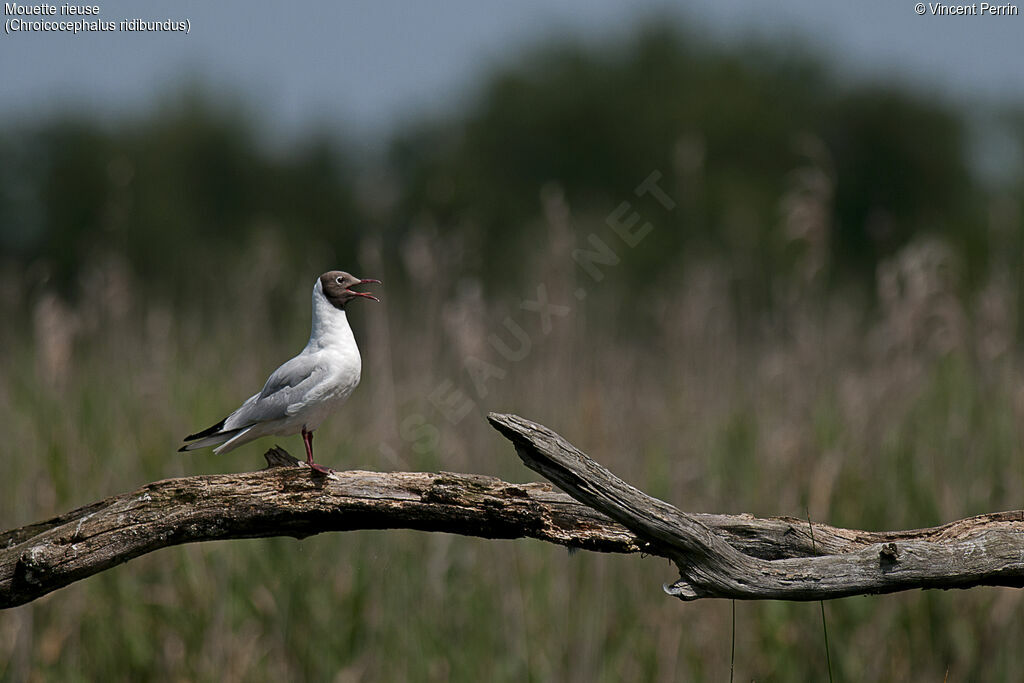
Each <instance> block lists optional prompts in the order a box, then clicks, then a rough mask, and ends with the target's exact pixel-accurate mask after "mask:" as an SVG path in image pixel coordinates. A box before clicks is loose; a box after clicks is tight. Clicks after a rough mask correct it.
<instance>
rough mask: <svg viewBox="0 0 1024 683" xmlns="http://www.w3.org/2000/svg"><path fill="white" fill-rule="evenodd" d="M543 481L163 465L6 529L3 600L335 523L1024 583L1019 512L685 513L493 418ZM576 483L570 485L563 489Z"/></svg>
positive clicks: (819, 579)
mask: <svg viewBox="0 0 1024 683" xmlns="http://www.w3.org/2000/svg"><path fill="white" fill-rule="evenodd" d="M489 419H490V421H491V423H492V424H493V425H494V426H495V427H496V428H497V429H498V430H499V431H500V432H501V433H502V434H504V435H505V436H506V437H508V438H509V439H510V440H511V441H512V442H513V443H514V444H515V447H516V451H517V452H518V453H519V455H520V457H521V458H522V459H523V462H524V463H525V464H526V465H527V466H528V467H530V468H531V469H533V470H535V471H537V472H539V473H540V474H542V475H544V476H545V477H547V478H548V479H550V480H551V481H552V482H554V483H555V484H557V485H558V486H559V487H560V488H562V489H563V490H565V491H566V492H568V493H569V495H568V496H567V495H565V494H564V493H560V492H557V491H554V490H553V489H552V487H551V486H550V485H548V484H545V483H529V484H513V483H509V482H505V481H501V480H499V479H496V478H493V477H487V476H481V475H470V474H454V473H448V472H441V473H422V472H389V473H381V472H359V471H354V472H335V473H332V474H331V475H330V476H327V477H322V476H318V475H314V474H313V473H312V472H311V471H310V470H309V469H308V468H307V467H306V466H305V464H304V463H300V462H298V461H296V460H295V459H294V458H292V457H291V456H290V455H288V454H287V453H286V452H284V451H283V450H281V449H278V448H274V449H271V450H270V451H268V452H267V454H266V458H267V462H268V467H267V469H265V470H261V471H258V472H246V473H241V474H228V475H208V476H195V477H184V478H178V479H167V480H163V481H157V482H153V483H151V484H147V485H145V486H143V487H141V488H139V489H137V490H135V491H132V492H130V493H125V494H121V495H118V496H114V497H111V498H108V499H106V500H102V501H99V502H96V503H92V504H90V505H87V506H85V507H81V508H79V509H77V510H74V511H72V512H68V513H66V514H63V515H60V516H58V517H55V518H53V519H50V520H47V521H44V522H39V523H36V524H31V525H28V526H25V527H21V528H18V529H12V530H9V531H5V532H0V607H13V606H16V605H21V604H24V603H26V602H30V601H31V600H35V599H36V598H38V597H40V596H43V595H46V594H47V593H50V592H52V591H54V590H57V589H59V588H61V587H63V586H66V585H68V584H70V583H73V582H75V581H78V580H80V579H83V578H86V577H88V576H92V575H93V574H96V573H98V572H101V571H104V570H106V569H109V568H111V567H114V566H117V565H119V564H122V563H124V562H127V561H128V560H130V559H132V558H135V557H138V556H140V555H143V554H145V553H148V552H152V551H153V550H157V549H159V548H164V547H168V546H173V545H179V544H182V543H192V542H197V541H210V540H226V539H234V538H259V537H268V536H293V537H296V538H304V537H306V536H310V535H313V534H317V533H322V532H326V531H349V530H355V529H393V528H405V529H417V530H421V531H440V532H447V533H456V534H463V535H467V536H478V537H482V538H535V539H538V540H541V541H547V542H549V543H556V544H560V545H564V546H568V547H571V548H581V549H585V550H593V551H599V552H617V553H641V552H642V553H647V554H652V555H660V556H663V557H666V558H669V559H671V560H672V561H673V562H675V563H676V565H677V567H678V568H679V571H680V579H679V580H677V581H675V582H674V583H673V584H671V585H670V586H667V587H666V590H667V591H668V592H669V593H670V594H671V595H675V596H677V597H680V598H682V599H696V598H701V597H726V598H741V599H763V598H775V599H785V600H817V599H823V598H835V597H842V596H846V595H856V594H866V593H883V592H891V591H898V590H907V589H912V588H968V587H971V586H976V585H1003V586H1020V585H1022V583H1024V559H1022V552H1021V549H1022V548H1024V512H1021V511H1014V512H1003V513H995V514H990V515H981V516H978V517H972V518H969V519H963V520H959V521H956V522H951V523H949V524H946V525H943V526H940V527H935V528H932V529H917V530H911V531H887V532H869V531H859V530H854V529H840V528H836V527H831V526H828V525H824V524H817V523H815V524H814V529H813V541H812V538H811V534H810V529H809V528H808V524H807V522H806V521H804V520H800V519H794V518H789V517H774V518H755V517H753V516H751V515H721V514H696V513H684V512H681V511H679V510H678V509H676V508H675V507H673V506H672V505H669V504H668V503H665V502H662V501H659V500H657V499H655V498H651V497H650V496H647V495H646V494H644V493H643V492H641V491H639V490H637V489H635V488H633V487H631V486H629V485H628V484H626V483H625V482H623V481H622V480H621V479H618V478H617V477H615V476H614V475H613V474H611V473H610V472H609V471H608V470H606V469H605V468H603V467H602V466H601V465H599V464H598V463H596V462H594V461H593V460H591V459H590V458H588V457H587V456H586V455H585V454H583V453H582V452H581V451H579V450H578V449H576V448H575V447H574V446H572V445H571V444H569V443H568V442H567V441H565V440H564V439H562V437H560V436H558V435H557V434H555V433H554V432H552V431H551V430H549V429H547V428H546V427H543V426H542V425H538V424H535V423H533V422H530V421H528V420H524V419H523V418H520V417H516V416H513V415H497V414H492V415H490V416H489ZM570 496H571V497H570Z"/></svg>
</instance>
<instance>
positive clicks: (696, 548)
mask: <svg viewBox="0 0 1024 683" xmlns="http://www.w3.org/2000/svg"><path fill="white" fill-rule="evenodd" d="M488 419H489V420H490V421H491V424H492V425H494V427H495V428H496V429H498V430H499V431H500V432H501V433H502V434H504V435H505V436H506V437H508V438H509V439H510V440H511V441H512V442H513V443H514V444H515V447H516V452H517V453H518V454H519V457H520V458H521V459H522V460H523V463H524V464H526V466H527V467H529V468H530V469H532V470H534V471H536V472H539V473H540V474H543V475H544V476H545V477H547V478H548V479H550V480H551V481H553V482H554V483H555V484H557V485H558V486H559V487H560V488H561V489H563V490H564V491H566V492H567V493H569V495H571V496H572V497H573V498H575V499H576V500H578V501H580V502H582V503H585V504H586V505H589V506H591V507H593V508H594V509H596V510H599V511H601V512H603V513H605V514H606V515H608V516H609V517H610V518H612V519H613V520H615V521H617V522H619V523H620V524H622V525H623V526H625V527H626V528H628V529H629V530H630V531H632V532H633V533H635V534H636V535H637V536H638V537H639V538H641V539H644V540H647V541H648V542H649V543H650V544H651V547H652V552H654V553H656V554H658V555H664V556H666V557H669V558H670V559H672V560H673V561H674V562H675V564H676V566H677V567H678V568H679V572H680V578H679V580H677V581H675V582H674V583H673V584H671V585H668V586H665V590H666V592H668V593H669V594H670V595H674V596H676V597H678V598H680V599H683V600H695V599H697V598H709V597H714V598H735V599H747V600H763V599H777V600H820V599H830V598H839V597H846V596H850V595H864V594H871V593H891V592H895V591H901V590H909V589H913V588H970V587H972V586H981V585H989V586H1013V587H1020V586H1022V585H1024V520H1022V515H1024V513H1022V512H1021V511H1015V512H1009V513H1001V514H997V515H985V516H981V517H975V518H972V519H970V520H961V521H959V522H955V523H953V524H947V525H945V526H944V527H939V528H937V529H925V530H918V531H901V532H889V533H885V534H870V533H867V532H860V531H848V530H846V531H844V530H838V529H833V528H831V527H825V526H820V525H817V524H815V525H814V528H813V532H814V544H815V547H820V549H821V550H822V552H824V553H827V554H821V555H817V556H814V557H780V558H779V559H765V556H766V555H765V554H763V553H749V554H748V553H745V552H743V551H742V550H741V549H739V548H737V547H736V546H734V545H732V544H730V543H728V542H727V540H726V537H725V536H723V535H720V534H719V533H717V532H716V531H715V530H713V528H712V526H709V525H708V524H706V523H705V520H703V519H701V517H700V516H699V515H693V514H688V513H685V512H681V511H680V510H678V509H676V508H675V507H674V506H672V505H669V504H668V503H665V502H663V501H661V500H658V499H657V498H652V497H651V496H648V495H647V494H646V493H644V492H642V491H639V490H637V489H635V488H633V487H632V486H630V485H629V484H627V483H626V482H624V481H622V480H621V479H619V478H618V477H616V476H615V475H613V474H612V473H611V472H609V471H608V470H607V469H605V468H604V467H602V466H601V465H599V464H598V463H596V462H594V461H593V460H591V459H590V458H589V457H587V456H586V455H585V454H584V453H583V452H582V451H580V450H579V449H577V448H576V447H575V446H573V445H572V444H570V443H569V442H567V441H566V440H565V439H563V438H562V437H561V436H559V435H558V434H556V433H555V432H553V431H551V430H550V429H548V428H547V427H544V426H543V425H539V424H536V423H534V422H530V421H529V420H525V419H523V418H521V417H518V416H516V415H499V414H496V413H491V414H490V415H489V416H488ZM790 522H791V524H792V525H793V528H794V529H796V528H799V524H798V523H796V522H795V521H794V520H790ZM803 526H804V527H805V528H807V527H808V525H807V523H806V522H805V523H804V524H803ZM851 534H852V535H853V536H852V538H851ZM851 540H852V541H853V543H850V541H851ZM843 541H846V544H845V546H846V547H845V549H844V548H843V546H844V544H843ZM857 545H860V546H861V547H860V548H859V549H858V548H856V547H855V546H857ZM851 546H852V547H851Z"/></svg>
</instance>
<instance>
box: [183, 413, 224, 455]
mask: <svg viewBox="0 0 1024 683" xmlns="http://www.w3.org/2000/svg"><path fill="white" fill-rule="evenodd" d="M227 421H228V419H227V418H226V417H225V418H224V419H223V420H221V421H220V422H218V423H217V424H215V425H213V426H212V427H208V428H206V429H204V430H203V431H201V432H196V433H195V434H189V435H188V436H186V437H185V438H184V441H195V440H196V439H201V438H203V437H204V436H213V435H214V434H216V433H217V432H219V431H220V430H222V429H224V423H225V422H227ZM183 448H184V447H183Z"/></svg>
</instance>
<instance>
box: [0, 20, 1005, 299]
mask: <svg viewBox="0 0 1024 683" xmlns="http://www.w3.org/2000/svg"><path fill="white" fill-rule="evenodd" d="M169 101H170V100H169ZM1007 120H1011V119H1009V118H1008V119H1007ZM1012 125H1014V126H1016V127H1017V128H1018V129H1024V126H1022V125H1021V123H1020V118H1018V119H1016V120H1015V123H1013V124H1012ZM5 131H6V132H5V133H4V134H3V136H2V137H0V160H2V161H0V228H2V229H0V249H2V254H3V256H2V259H3V260H4V261H5V262H6V265H7V266H11V265H12V264H13V266H14V267H15V268H16V269H19V272H24V273H29V274H30V275H28V276H27V277H40V275H39V273H44V276H45V278H47V279H48V280H49V281H50V282H51V283H54V284H55V285H56V286H57V287H59V288H60V289H61V290H62V291H64V292H65V293H67V294H68V295H69V296H73V294H74V290H75V283H76V278H78V276H79V269H80V268H81V265H82V264H83V263H85V262H87V261H88V260H89V258H90V257H92V256H95V255H103V254H109V253H114V254H118V255H121V256H123V257H124V259H125V261H126V262H127V263H129V264H130V267H131V268H132V270H133V271H134V273H135V275H137V276H138V277H139V279H140V282H142V283H143V284H144V285H145V286H149V287H153V288H155V289H160V290H164V291H168V292H171V293H172V294H173V295H176V296H188V297H192V296H195V295H197V294H200V293H202V291H204V290H205V288H206V287H209V286H210V284H211V283H212V282H214V281H215V279H214V277H215V274H216V273H217V271H218V267H219V265H220V264H222V263H223V262H224V261H225V260H229V259H232V258H234V255H235V254H237V253H238V251H239V245H244V244H247V243H248V242H249V241H251V240H252V239H253V236H254V235H257V234H260V233H265V232H268V231H269V232H270V233H274V234H279V235H281V236H282V239H280V241H279V243H278V246H279V248H280V250H281V253H280V258H281V259H282V261H283V262H286V263H290V264H291V266H292V267H301V266H302V265H304V264H307V263H310V262H311V260H312V261H313V262H316V263H317V265H319V262H318V261H317V258H318V257H320V259H321V260H323V257H324V256H325V255H327V256H335V257H337V258H338V259H339V261H338V263H340V264H341V265H346V264H350V263H352V262H353V261H352V259H353V257H354V256H355V255H357V254H358V253H359V252H358V245H359V241H360V240H361V239H363V238H365V237H366V236H372V237H373V238H374V239H376V240H377V243H378V244H379V245H380V246H381V247H382V249H383V253H384V255H385V261H387V260H388V259H394V260H395V261H400V260H401V258H400V252H401V247H402V244H403V243H404V242H405V241H406V240H407V239H408V237H409V235H410V232H415V231H420V232H422V233H423V234H426V235H428V236H431V237H432V238H437V239H439V240H442V241H444V240H448V242H446V243H458V244H459V245H460V250H459V254H460V256H459V258H460V259H461V263H460V264H459V266H460V268H461V269H462V270H463V272H466V273H469V274H475V275H477V276H479V277H480V279H481V281H482V283H483V284H484V286H485V287H486V288H489V289H503V288H505V287H508V286H517V285H520V284H521V283H522V281H523V279H524V278H525V277H527V275H526V274H525V273H524V269H523V268H522V267H521V264H522V263H523V262H524V260H529V259H530V258H531V255H532V254H535V253H536V252H537V251H538V249H546V248H547V245H548V242H549V240H550V239H551V238H550V229H549V226H548V225H547V223H546V220H545V214H544V207H543V201H542V194H543V191H544V189H545V188H549V189H550V188H551V187H555V188H557V189H558V191H559V192H560V193H561V196H563V197H564V202H565V203H566V205H567V206H568V208H569V211H570V212H571V213H570V215H571V224H572V227H573V230H574V238H575V240H576V243H577V246H581V247H585V246H586V237H587V235H588V234H590V233H592V232H593V233H596V234H610V233H608V228H607V225H606V223H607V220H608V218H609V216H611V215H612V212H613V211H615V210H616V207H618V206H619V205H620V204H621V203H622V202H623V201H629V202H631V207H632V208H634V209H635V210H636V211H637V212H639V213H640V214H641V216H642V218H643V220H647V221H650V222H651V223H652V224H653V225H654V226H655V227H656V229H655V230H653V231H652V232H651V233H650V235H649V236H647V237H646V238H645V239H644V240H643V241H642V243H640V244H639V245H638V246H637V247H636V248H635V250H633V251H631V252H630V255H629V258H624V259H623V260H622V266H621V267H620V268H616V269H615V272H614V276H615V277H618V278H622V279H623V280H624V281H625V282H626V283H628V285H629V286H630V287H636V288H641V289H642V288H644V287H651V286H654V285H657V284H658V283H659V282H663V281H664V280H665V279H670V278H673V277H676V275H677V273H678V272H679V271H680V269H681V268H683V267H685V265H686V264H687V263H692V262H693V261H694V260H695V259H709V260H713V261H720V262H723V263H727V264H729V267H730V268H731V269H732V273H733V275H734V278H735V282H736V285H737V291H739V292H743V293H745V294H744V296H746V297H747V298H748V299H749V300H750V301H752V302H754V303H756V304H759V305H764V304H770V303H771V301H772V299H773V297H774V296H775V293H776V292H777V291H778V289H779V287H785V286H789V285H791V284H792V283H797V284H798V285H799V286H805V287H815V288H817V289H820V290H821V291H828V290H832V289H834V288H835V287H836V286H846V285H850V284H852V285H856V286H857V287H860V288H861V289H862V290H864V291H866V292H870V291H871V287H872V283H873V281H874V272H875V268H876V267H877V265H878V264H879V262H880V261H881V260H882V259H885V258H886V257H887V256H889V255H891V254H893V253H894V252H895V251H896V250H898V249H899V248H900V247H901V246H903V245H905V244H907V243H908V242H909V241H910V240H912V239H913V238H914V237H915V236H917V235H922V234H926V233H928V234H935V235H939V236H941V237H942V238H944V239H945V240H946V241H948V243H949V244H951V245H952V246H953V247H954V249H955V251H956V252H957V254H958V256H959V257H960V258H961V259H962V262H963V264H964V266H965V272H966V273H967V274H968V278H967V281H968V282H970V281H977V279H978V278H980V277H983V276H984V274H985V272H986V268H987V267H988V265H989V260H990V258H989V257H990V254H991V253H992V252H993V250H995V249H999V248H1002V247H1012V248H1014V249H1016V248H1017V246H1018V245H1019V243H1020V240H1021V235H1020V234H1019V232H1020V230H1019V228H1020V226H1019V221H1018V225H1017V226H1016V233H1015V234H1001V235H999V236H998V239H1001V240H1003V241H1004V242H1006V244H993V243H992V239H993V233H991V231H989V230H988V229H987V226H988V223H989V218H988V213H989V209H990V203H991V188H987V187H985V186H984V184H983V183H982V182H981V181H980V180H979V178H978V177H977V174H976V173H974V172H973V171H972V168H971V165H970V163H969V159H970V154H971V145H972V138H971V135H970V128H969V125H968V118H967V116H966V115H965V113H964V112H962V111H959V110H957V109H956V108H954V107H953V106H952V105H949V104H944V103H942V102H938V101H935V100H934V99H932V98H929V97H927V96H924V95H920V94H915V93H914V92H911V91H908V90H906V89H900V88H897V87H895V86H889V85H884V84H883V85H877V84H863V83H862V84H854V85H842V86H840V85H838V84H837V79H835V77H834V76H833V74H832V73H831V72H830V71H829V69H828V68H827V67H826V66H825V65H823V64H822V62H821V61H820V60H819V59H817V58H816V57H815V56H813V55H811V54H808V53H805V52H802V51H799V50H793V49H790V48H787V47H786V46H782V45H772V44H768V45H765V44H758V45H751V46H748V47H745V48H728V49H726V48H716V47H711V46H709V45H708V44H706V43H704V42H702V41H700V40H699V39H695V38H694V37H693V36H692V35H690V34H687V33H685V32H682V31H680V30H678V29H670V28H664V27H657V26H648V27H646V28H643V29H641V30H639V31H638V32H637V33H636V34H635V35H634V36H633V37H632V38H631V39H629V40H627V41H625V42H623V43H622V44H619V45H614V46H611V47H609V46H601V47H588V46H584V45H581V44H573V43H557V44H551V45H547V46H540V47H538V48H536V49H534V50H532V51H530V53H529V54H527V55H525V56H524V57H523V58H522V59H521V60H519V61H517V62H516V63H514V64H511V65H508V66H506V67H504V68H502V69H500V70H499V71H497V72H496V73H493V74H491V75H490V76H489V77H488V79H487V80H486V81H485V84H484V86H483V87H482V89H481V90H480V92H478V93H477V95H476V96H475V97H473V98H471V99H470V101H469V102H468V104H467V106H466V107H465V108H464V109H463V110H462V111H459V112H457V113H455V114H452V115H451V116H450V117H448V118H444V119H441V120H426V121H422V122H420V123H419V124H415V125H411V126H408V127H407V128H406V129H405V130H403V131H400V132H399V133H398V134H396V135H395V137H394V139H393V140H392V141H391V143H390V144H389V146H388V148H387V153H386V158H385V159H368V158H365V157H364V156H362V155H361V154H360V153H358V152H356V151H354V150H353V148H352V147H351V146H350V145H346V144H345V143H344V141H343V138H342V137H341V136H340V135H333V134H331V135H328V134H320V135H310V136H308V137H307V139H305V141H304V142H302V143H301V144H298V145H292V146H285V148H283V149H282V148H280V147H277V148H275V146H274V145H268V144H265V142H264V141H263V139H262V137H263V135H262V134H261V133H259V132H258V131H259V126H258V125H255V124H254V122H253V121H252V119H251V118H250V112H248V111H246V109H245V108H244V107H237V106H229V105H226V104H224V103H222V102H219V101H214V100H213V99H212V98H211V97H209V96H202V95H200V96H193V95H189V94H187V93H183V94H182V96H181V97H178V98H176V100H175V101H174V102H173V104H169V105H168V106H164V107H159V108H157V109H155V110H154V112H153V113H152V114H149V115H146V116H142V117H138V118H135V119H131V120H121V121H115V122H112V123H111V122H101V121H97V120H94V119H92V118H89V117H84V116H79V115H75V114H74V113H65V114H64V115H63V116H60V117H56V118H53V119H49V120H41V121H31V122H25V123H22V124H21V125H19V126H18V127H16V128H13V129H12V128H10V127H8V128H5ZM1021 140H1024V135H1022V136H1021V138H1020V139H1019V140H1018V142H1020V141H1021ZM653 171H658V172H660V173H661V174H662V176H661V179H660V181H659V184H660V186H661V187H662V188H663V189H664V190H665V192H667V193H668V194H669V196H670V197H671V198H672V200H673V202H674V203H675V204H676V206H675V207H674V208H673V210H672V211H665V210H664V209H663V207H659V206H658V205H657V204H655V203H652V202H651V201H650V198H647V199H644V198H638V197H637V196H636V195H635V193H634V188H635V187H636V186H637V185H639V184H640V183H641V182H642V181H643V180H644V179H645V178H648V177H649V176H650V174H651V173H652V172H653ZM1021 186H1022V181H1021V178H1020V177H1016V178H1013V179H1008V180H1007V184H1006V186H1005V187H1004V188H1003V189H1004V190H1006V188H1010V189H1011V191H1012V192H1019V189H1020V188H1021ZM1016 196H1017V197H1018V198H1019V194H1018V195H1016ZM1015 201H1017V202H1018V204H1017V205H1018V206H1019V199H1017V200H1015ZM645 202H646V203H645ZM341 259H343V260H341ZM324 265H328V264H324ZM329 265H334V263H331V264H329ZM353 268H354V266H353ZM32 273H35V275H31V274H32ZM375 274H376V273H375ZM395 274H398V275H401V274H400V273H388V275H389V276H391V277H394V275H395ZM253 276H254V277H259V273H254V274H253ZM189 283H193V284H191V285H190V284H189Z"/></svg>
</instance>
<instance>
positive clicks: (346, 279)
mask: <svg viewBox="0 0 1024 683" xmlns="http://www.w3.org/2000/svg"><path fill="white" fill-rule="evenodd" d="M367 284H377V285H379V284H381V282H380V280H373V279H360V278H357V277H356V276H354V275H350V274H348V273H346V272H344V271H341V270H331V271H328V272H326V273H324V274H323V275H321V276H320V286H321V287H322V288H323V290H324V296H325V297H326V298H327V300H328V301H329V302H331V305H332V306H334V307H335V308H340V309H342V310H344V308H345V304H347V303H348V302H349V301H352V299H356V298H359V297H362V298H364V299H373V300H374V301H377V302H379V301H380V299H378V298H377V297H375V296H374V295H372V294H370V293H369V292H359V291H356V290H355V289H353V288H354V287H358V286H359V285H367Z"/></svg>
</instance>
